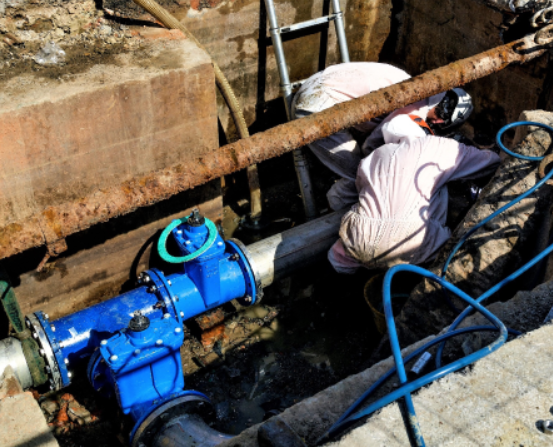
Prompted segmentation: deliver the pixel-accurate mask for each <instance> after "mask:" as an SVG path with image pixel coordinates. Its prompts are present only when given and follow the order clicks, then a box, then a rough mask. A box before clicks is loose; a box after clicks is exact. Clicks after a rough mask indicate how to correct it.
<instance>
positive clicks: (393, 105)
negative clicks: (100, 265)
mask: <svg viewBox="0 0 553 447" xmlns="http://www.w3.org/2000/svg"><path fill="white" fill-rule="evenodd" d="M534 38H535V35H531V36H527V37H525V38H524V39H520V40H517V41H514V42H511V43H509V44H507V45H502V46H499V47H496V48H493V49H491V50H488V51H485V52H483V53H480V54H477V55H475V56H472V57H469V58H466V59H462V60H460V61H457V62H453V63H451V64H449V65H446V66H444V67H441V68H437V69H436V70H432V71H429V72H427V73H424V74H422V75H420V76H417V77H415V78H411V79H408V80H407V81H404V82H402V83H400V84H394V85H391V86H390V87H387V88H384V89H381V90H377V91H375V92H372V93H370V94H369V95H366V96H363V97H361V98H357V99H353V100H351V101H348V102H344V103H341V104H338V105H336V106H334V107H331V108H329V109H326V110H324V111H322V112H320V113H316V114H313V115H309V116H307V117H305V118H301V119H298V120H294V121H290V122H288V123H285V124H281V125H280V126H276V127H274V128H272V129H269V130H267V131H265V132H260V133H258V134H255V135H254V136H252V137H250V138H247V139H244V140H239V141H237V142H235V143H232V144H228V145H226V146H223V147H221V148H220V150H219V151H217V152H216V153H213V155H212V156H210V157H209V158H206V159H201V160H200V159H198V162H197V163H187V164H186V166H182V165H177V166H174V167H170V168H166V169H163V170H159V171H155V172H152V173H150V174H148V175H145V176H142V177H138V178H135V179H132V180H130V181H127V182H124V183H122V184H120V185H117V186H113V187H110V188H105V189H102V190H98V191H95V192H94V193H93V194H90V195H89V196H85V197H83V198H81V199H80V200H76V201H72V202H66V203H64V204H62V205H58V206H53V207H48V208H47V209H46V210H44V211H42V212H38V213H35V214H33V215H31V216H29V217H27V218H25V219H22V220H19V221H17V222H13V223H10V224H8V225H5V226H4V227H0V258H6V257H8V256H11V255H14V254H16V253H20V252H22V251H24V250H27V249H29V248H32V247H39V246H41V245H46V244H51V243H53V242H55V241H56V240H59V239H63V238H64V237H66V236H68V235H70V234H73V233H77V232H79V231H82V230H84V229H86V228H89V227H90V226H92V225H94V224H96V223H100V222H106V221H108V220H109V219H111V218H114V217H117V216H121V215H123V214H127V213H130V212H132V211H134V210H136V209H137V208H138V207H141V206H148V205H152V204H153V203H155V202H159V201H161V200H164V199H167V198H169V197H172V196H173V195H175V194H177V193H178V192H181V191H185V190H187V189H191V188H194V187H196V186H199V185H202V184H204V183H207V182H208V181H210V180H214V179H216V178H219V177H221V176H223V175H227V174H230V173H232V172H235V171H238V170H240V169H244V168H247V167H248V166H250V165H252V164H254V163H259V162H261V161H264V160H267V159H269V158H273V157H277V156H279V155H282V154H284V153H286V152H290V151H292V150H294V149H297V148H299V147H302V146H305V145H306V144H309V143H311V142H313V141H316V140H318V139H321V138H325V137H328V136H330V135H332V134H334V133H336V132H338V131H340V130H342V129H346V128H348V127H352V126H354V125H356V124H360V123H363V122H365V121H369V120H371V119H373V118H376V117H378V116H381V115H383V114H385V113H390V112H392V111H394V110H396V109H399V108H401V107H405V106H406V105H409V104H412V103H414V102H417V101H420V100H421V99H424V98H428V97H430V96H432V95H435V94H437V93H440V92H443V91H446V90H449V89H452V88H454V87H459V86H461V85H464V84H467V83H469V82H472V81H474V80H476V79H480V78H483V77H484V76H487V75H490V74H492V73H495V72H498V71H501V70H503V69H504V68H505V67H507V66H508V65H509V64H512V63H524V62H528V61H530V60H532V59H534V58H536V57H538V56H541V55H542V54H544V53H545V51H547V50H548V49H549V46H548V45H545V44H544V45H539V46H537V45H536V44H535V43H534Z"/></svg>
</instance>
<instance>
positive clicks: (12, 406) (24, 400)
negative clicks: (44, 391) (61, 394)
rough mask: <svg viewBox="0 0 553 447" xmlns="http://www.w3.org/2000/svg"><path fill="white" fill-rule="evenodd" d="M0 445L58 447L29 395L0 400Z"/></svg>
mask: <svg viewBox="0 0 553 447" xmlns="http://www.w3.org/2000/svg"><path fill="white" fill-rule="evenodd" d="M0 445H2V446H3V447H59V444H58V442H57V441H56V439H55V438H54V436H53V435H52V433H51V432H50V429H49V428H48V425H47V424H46V420H45V419H44V416H43V415H42V411H41V410H40V407H39V406H38V403H37V401H36V400H35V398H34V397H33V395H32V394H31V393H29V392H26V393H23V394H18V395H17V396H13V397H7V398H5V399H2V400H0Z"/></svg>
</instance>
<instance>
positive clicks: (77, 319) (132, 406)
mask: <svg viewBox="0 0 553 447" xmlns="http://www.w3.org/2000/svg"><path fill="white" fill-rule="evenodd" d="M169 237H172V238H173V239H174V241H175V242H176V246H177V249H178V251H179V254H180V255H181V256H180V257H173V256H171V255H169V253H168V252H167V249H166V248H165V246H166V242H167V240H168V238H169ZM158 250H159V252H160V255H161V257H162V258H163V259H166V260H167V261H169V262H173V263H175V262H178V263H182V268H181V269H180V271H178V272H177V273H173V274H171V275H167V276H166V275H165V274H164V273H163V272H161V271H160V270H158V269H150V270H147V271H145V272H143V273H142V274H141V275H140V276H139V282H140V283H141V285H140V287H138V288H137V289H135V290H132V291H130V292H127V293H124V294H122V295H119V296H117V297H114V298H112V299H110V300H108V301H104V302H102V303H99V304H97V305H95V306H92V307H89V308H87V309H83V310H81V311H79V312H76V313H74V314H71V315H67V316H65V317H63V318H60V319H58V320H55V321H50V320H49V319H48V316H47V315H46V314H44V313H43V312H36V313H34V314H31V315H28V316H27V325H28V326H29V328H30V329H32V331H33V336H34V337H35V338H36V339H37V341H38V343H39V346H40V348H41V350H40V351H41V355H43V357H44V359H45V361H46V364H47V371H48V373H49V374H50V387H51V389H52V390H57V389H60V388H62V387H64V386H67V385H69V384H70V383H71V371H72V370H73V369H76V368H77V367H78V366H79V364H82V363H83V362H85V361H88V371H87V372H88V377H89V380H90V382H91V383H92V385H93V386H94V388H95V389H97V390H98V391H100V392H101V393H103V394H106V395H110V394H112V395H113V394H114V393H115V394H116V396H117V399H118V402H119V404H120V405H121V408H122V410H123V412H124V413H125V414H129V415H131V416H132V417H133V419H134V420H135V422H136V425H135V429H134V430H133V435H132V436H134V433H135V432H137V433H139V434H140V433H141V434H140V435H139V434H136V436H135V438H136V439H139V438H140V437H141V436H144V433H142V431H141V430H142V429H141V428H140V427H146V426H149V424H150V422H151V421H150V419H149V418H152V417H154V416H155V415H157V413H159V412H160V411H162V410H163V409H164V408H170V407H171V408H172V407H173V406H175V405H179V406H180V407H184V406H185V407H186V408H189V407H190V406H193V405H196V404H197V403H198V402H199V403H200V404H204V403H207V402H209V399H208V398H207V397H206V396H204V395H203V394H201V393H198V392H196V391H192V390H184V378H183V372H182V366H181V359H180V353H179V350H180V346H181V345H182V343H183V341H184V333H183V326H182V323H183V321H184V320H187V319H189V318H192V317H195V316H197V315H199V314H201V313H203V312H205V311H207V310H210V309H213V308H215V307H218V306H220V305H222V304H224V303H226V302H229V301H231V300H234V299H237V300H238V301H239V302H240V303H241V304H244V305H246V304H254V303H255V302H257V301H258V300H259V298H260V297H261V295H262V291H261V288H260V286H259V284H260V283H259V278H256V277H255V274H254V272H253V270H252V266H251V264H250V262H249V260H248V253H247V249H246V248H245V247H244V246H243V245H242V244H241V243H240V242H239V241H234V240H233V241H226V242H225V241H224V240H223V239H222V238H221V236H220V235H219V234H218V232H217V228H216V227H215V225H214V224H213V222H211V221H209V220H208V219H205V218H203V217H202V216H200V215H199V213H198V212H194V213H192V214H191V215H190V216H187V217H186V218H184V219H178V220H176V221H174V222H172V223H171V224H170V225H169V226H168V227H167V228H166V229H165V231H164V232H163V233H162V237H161V238H160V241H159V245H158ZM127 325H128V326H127ZM98 348H99V349H98ZM171 411H174V409H173V410H171Z"/></svg>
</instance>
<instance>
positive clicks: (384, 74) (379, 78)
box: [292, 62, 472, 210]
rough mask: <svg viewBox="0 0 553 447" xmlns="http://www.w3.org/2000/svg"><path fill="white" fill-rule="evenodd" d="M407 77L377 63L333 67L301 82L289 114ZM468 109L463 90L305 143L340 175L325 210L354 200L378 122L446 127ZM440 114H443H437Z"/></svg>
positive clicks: (377, 136)
mask: <svg viewBox="0 0 553 447" xmlns="http://www.w3.org/2000/svg"><path fill="white" fill-rule="evenodd" d="M410 77H411V76H409V75H408V74H407V73H406V72H405V71H403V70H401V69H399V68H396V67H394V66H392V65H388V64H381V63H377V62H351V63H345V64H339V65H333V66H330V67H328V68H327V69H325V70H324V71H322V72H319V73H317V74H315V75H313V76H312V77H310V78H309V79H308V80H307V81H305V83H304V84H303V85H302V87H301V88H300V90H299V91H298V92H297V94H296V95H295V97H294V100H293V102H292V115H293V117H294V118H302V117H304V116H307V115H310V114H312V113H317V112H320V111H322V110H325V109H327V108H329V107H332V106H334V105H336V104H339V103H341V102H345V101H349V100H350V99H353V98H358V97H360V96H363V95H367V94H369V93H371V92H373V91H375V90H379V89H381V88H385V87H388V86H390V85H392V84H396V83H399V82H402V81H405V80H406V79H409V78H410ZM451 101H454V102H455V104H456V107H455V106H454V107H453V108H451V107H449V109H448V105H449V104H450V102H451ZM471 111H472V103H471V100H470V96H469V95H468V94H467V93H466V92H465V91H464V90H462V89H455V90H452V91H450V92H448V93H447V94H446V93H440V94H438V95H435V96H432V97H430V98H428V99H424V100H422V101H419V102H417V103H415V104H412V105H409V106H407V107H404V108H402V109H399V110H396V111H395V112H393V113H392V114H390V115H388V116H387V117H380V118H376V119H373V120H370V121H367V122H365V123H362V124H359V125H356V126H354V127H352V128H349V129H344V130H342V131H340V132H337V133H335V134H334V135H331V136H329V137H327V138H323V139H321V140H318V141H315V142H313V143H311V144H309V147H310V149H311V150H312V151H313V153H314V154H315V155H316V156H317V158H318V159H319V160H320V161H321V162H322V163H323V164H324V165H325V166H327V167H328V168H329V169H330V170H332V171H333V172H334V173H336V174H338V175H339V176H340V177H342V179H341V180H339V181H338V182H336V183H335V184H334V185H333V186H332V188H331V189H330V191H329V192H328V194H327V198H328V202H329V204H330V207H331V208H332V209H333V210H338V209H341V208H344V207H346V206H349V205H351V204H353V203H355V202H356V201H357V190H356V188H355V176H356V174H357V168H358V166H359V163H360V162H361V160H362V159H363V158H364V157H366V156H367V155H369V154H370V153H371V152H372V151H373V150H374V149H376V148H377V147H379V146H381V145H382V144H384V141H383V138H382V130H381V129H382V125H383V124H385V123H386V122H390V121H391V120H393V119H394V118H395V117H396V116H399V115H408V116H411V118H412V119H418V120H420V121H421V123H420V124H421V125H423V127H426V128H428V126H427V123H428V124H433V125H437V124H441V125H442V126H443V127H444V128H445V127H449V126H453V125H456V124H460V123H462V122H464V121H465V120H466V118H467V117H468V115H469V114H470V112H471ZM440 112H442V115H444V116H440ZM444 121H447V122H444Z"/></svg>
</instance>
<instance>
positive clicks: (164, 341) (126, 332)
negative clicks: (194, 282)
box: [88, 311, 184, 421]
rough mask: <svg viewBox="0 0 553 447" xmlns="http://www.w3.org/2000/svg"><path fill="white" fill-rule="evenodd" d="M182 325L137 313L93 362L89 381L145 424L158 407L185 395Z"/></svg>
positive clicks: (102, 343) (108, 342)
mask: <svg viewBox="0 0 553 447" xmlns="http://www.w3.org/2000/svg"><path fill="white" fill-rule="evenodd" d="M183 341H184V333H183V330H182V327H181V325H180V324H179V323H178V322H177V321H176V320H175V319H173V318H171V316H170V315H169V314H166V317H163V318H161V319H158V320H152V321H150V319H149V318H148V317H146V316H144V315H142V313H141V312H139V311H137V312H135V314H134V316H133V318H132V319H131V320H130V322H129V327H128V328H127V329H123V330H122V331H120V332H119V333H117V334H115V335H114V336H112V337H110V338H109V339H106V340H102V342H101V344H100V349H99V350H98V351H97V353H96V354H95V355H94V356H93V357H92V358H91V361H90V363H89V368H88V378H89V380H90V383H91V384H92V386H93V387H94V389H95V390H96V391H99V392H101V393H103V394H104V395H106V396H110V395H112V394H113V392H114V391H115V392H116V395H117V400H118V402H119V405H120V406H121V409H122V410H123V413H124V414H129V413H131V415H132V416H133V419H134V420H135V421H136V420H139V419H140V417H141V416H142V414H143V413H144V412H145V411H148V410H149V409H150V408H151V407H152V406H153V405H154V404H155V403H156V402H159V401H161V400H165V399H167V398H174V397H177V396H179V395H180V394H181V393H182V392H183V391H184V376H183V373H182V366H181V359H180V353H179V350H180V347H181V345H182V343H183Z"/></svg>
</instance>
